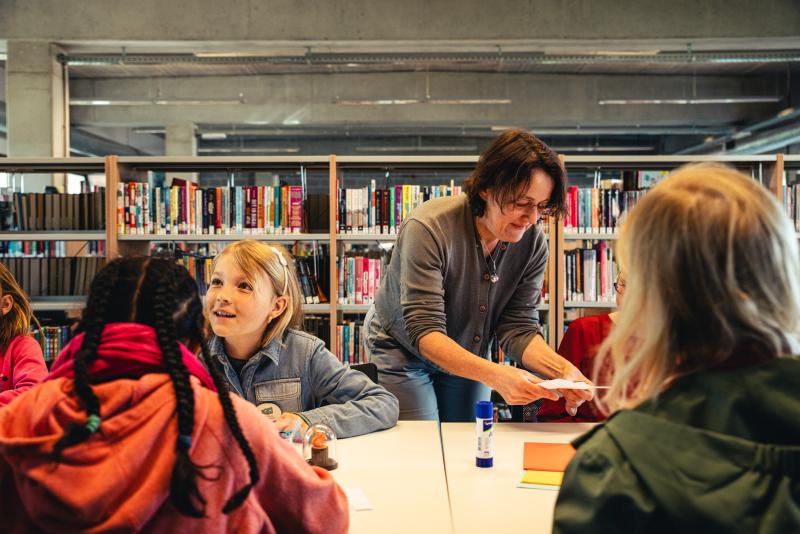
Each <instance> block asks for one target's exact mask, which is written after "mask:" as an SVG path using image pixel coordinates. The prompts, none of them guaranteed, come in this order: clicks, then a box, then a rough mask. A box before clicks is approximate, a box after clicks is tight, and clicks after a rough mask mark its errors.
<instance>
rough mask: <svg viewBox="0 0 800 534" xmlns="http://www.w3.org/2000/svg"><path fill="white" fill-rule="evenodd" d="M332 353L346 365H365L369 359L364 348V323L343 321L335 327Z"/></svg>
mask: <svg viewBox="0 0 800 534" xmlns="http://www.w3.org/2000/svg"><path fill="white" fill-rule="evenodd" d="M332 352H333V353H334V354H335V355H336V357H337V358H338V359H339V361H340V362H342V363H344V364H347V365H351V364H360V363H367V362H368V361H369V358H367V352H366V349H365V348H364V322H363V321H345V322H343V323H341V324H338V325H336V350H335V351H332Z"/></svg>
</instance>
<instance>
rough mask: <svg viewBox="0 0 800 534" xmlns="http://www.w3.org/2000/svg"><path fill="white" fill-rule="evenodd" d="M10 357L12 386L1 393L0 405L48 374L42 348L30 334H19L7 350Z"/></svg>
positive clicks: (7, 356)
mask: <svg viewBox="0 0 800 534" xmlns="http://www.w3.org/2000/svg"><path fill="white" fill-rule="evenodd" d="M6 358H7V359H10V363H11V365H10V371H11V376H10V377H9V379H10V380H11V388H10V389H8V390H6V391H3V392H2V393H0V406H5V405H6V404H8V403H9V402H11V401H12V400H14V399H15V398H16V397H18V396H20V395H21V394H22V393H24V392H25V391H28V390H29V389H31V388H32V387H33V386H35V385H36V384H38V383H39V382H41V381H42V380H44V379H45V377H46V376H47V366H46V365H45V363H44V356H43V355H42V348H41V347H40V346H39V344H38V343H37V342H36V340H35V339H33V338H32V337H30V336H17V337H16V338H14V340H13V341H12V342H11V345H9V347H8V350H7V351H6Z"/></svg>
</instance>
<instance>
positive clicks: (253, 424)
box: [231, 395, 350, 534]
mask: <svg viewBox="0 0 800 534" xmlns="http://www.w3.org/2000/svg"><path fill="white" fill-rule="evenodd" d="M231 400H232V401H233V403H234V405H235V407H236V415H237V417H238V419H239V424H240V425H241V426H242V430H243V431H244V432H245V433H246V435H247V439H248V441H249V442H250V445H251V446H252V447H253V450H254V451H255V453H256V456H257V458H258V466H259V469H260V470H261V478H260V480H259V481H258V483H257V484H256V486H255V488H253V495H254V496H255V498H256V499H257V500H258V502H259V503H260V505H261V507H262V508H263V510H264V512H265V513H266V514H267V516H269V518H270V520H271V521H272V523H273V524H274V525H275V528H276V530H277V531H278V532H308V533H311V534H316V533H319V534H323V533H324V534H344V533H345V532H347V531H348V527H349V522H350V517H349V508H348V502H347V497H346V495H345V493H344V491H343V490H342V488H341V487H340V486H339V485H338V484H337V483H336V480H335V479H334V478H333V476H332V475H331V474H330V473H329V472H328V471H325V470H323V469H321V468H319V467H311V466H309V465H308V464H306V462H304V461H303V459H302V458H301V457H300V455H299V454H297V452H295V450H294V449H293V446H292V445H290V444H289V443H287V442H286V440H284V439H282V438H280V437H279V436H278V432H277V430H276V429H275V427H274V425H273V424H272V423H271V422H267V421H265V419H264V416H263V415H262V414H261V412H259V411H258V409H257V408H256V407H255V406H254V405H252V404H250V403H249V402H247V401H246V400H244V399H240V398H239V397H236V396H235V395H231ZM265 422H266V423H267V424H266V427H265Z"/></svg>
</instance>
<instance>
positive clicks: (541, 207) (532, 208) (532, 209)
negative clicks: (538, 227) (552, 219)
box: [506, 200, 550, 218]
mask: <svg viewBox="0 0 800 534" xmlns="http://www.w3.org/2000/svg"><path fill="white" fill-rule="evenodd" d="M507 210H514V211H524V212H525V214H526V215H533V214H534V213H536V214H537V215H539V217H540V218H541V217H544V216H547V215H549V214H550V207H549V206H548V205H547V202H540V203H539V204H536V203H535V202H530V201H525V200H518V201H515V202H509V203H508V204H506V211H507Z"/></svg>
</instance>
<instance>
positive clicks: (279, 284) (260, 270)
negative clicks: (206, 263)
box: [211, 239, 303, 347]
mask: <svg viewBox="0 0 800 534" xmlns="http://www.w3.org/2000/svg"><path fill="white" fill-rule="evenodd" d="M279 254H280V256H282V257H283V259H284V261H285V262H286V267H284V265H283V263H282V262H281V258H280V257H279V256H278V255H279ZM226 256H230V257H231V259H232V260H233V262H234V263H235V264H236V266H237V267H238V268H239V269H241V271H242V272H243V273H244V275H245V277H246V278H247V281H248V282H250V284H252V285H253V286H254V287H255V286H256V284H258V283H259V278H261V277H260V276H258V275H259V274H260V275H263V276H264V277H266V278H267V280H269V282H270V283H271V284H272V289H273V291H274V292H275V294H276V295H278V296H284V297H286V300H287V304H286V308H285V309H284V310H283V313H281V314H280V315H279V316H277V317H274V318H273V319H272V320H271V321H270V322H269V324H267V326H266V328H264V334H263V335H262V336H261V346H262V347H266V346H267V345H269V344H270V343H271V342H272V340H273V339H281V338H283V334H284V332H286V329H287V328H301V326H302V324H303V297H302V292H301V291H300V284H299V282H298V281H297V275H296V273H295V270H294V261H292V257H291V255H290V254H289V253H288V252H287V251H286V249H284V248H283V247H282V246H280V245H268V244H266V243H264V242H262V241H255V240H252V239H246V240H244V241H237V242H236V243H233V244H231V245H228V246H227V247H225V248H224V249H223V250H222V252H221V253H220V254H219V255H217V257H216V258H214V263H213V266H212V269H211V270H212V271H213V270H214V269H216V266H217V263H218V262H219V260H220V259H221V258H224V257H226ZM284 288H286V290H285V291H284Z"/></svg>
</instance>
